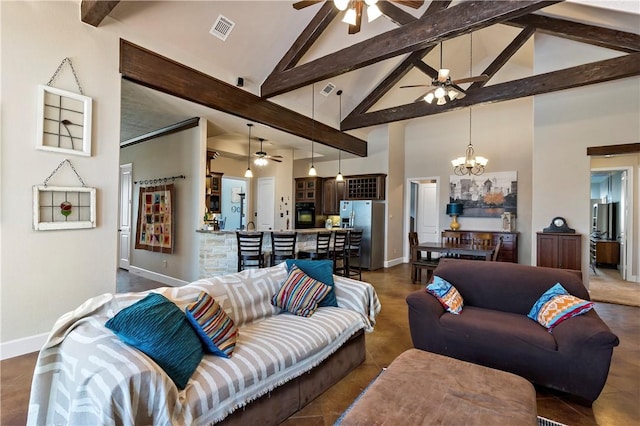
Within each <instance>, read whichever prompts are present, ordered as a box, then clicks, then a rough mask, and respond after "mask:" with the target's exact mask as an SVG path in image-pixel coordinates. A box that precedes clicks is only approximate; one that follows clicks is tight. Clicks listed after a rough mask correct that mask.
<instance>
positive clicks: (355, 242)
mask: <svg viewBox="0 0 640 426" xmlns="http://www.w3.org/2000/svg"><path fill="white" fill-rule="evenodd" d="M361 246H362V231H353V230H352V231H349V236H348V237H347V245H346V247H345V260H346V268H345V269H346V273H345V276H346V277H349V278H351V277H355V276H357V277H358V279H359V280H360V281H362V266H361V265H360V248H361ZM355 259H357V261H358V263H357V264H356V262H354V260H355Z"/></svg>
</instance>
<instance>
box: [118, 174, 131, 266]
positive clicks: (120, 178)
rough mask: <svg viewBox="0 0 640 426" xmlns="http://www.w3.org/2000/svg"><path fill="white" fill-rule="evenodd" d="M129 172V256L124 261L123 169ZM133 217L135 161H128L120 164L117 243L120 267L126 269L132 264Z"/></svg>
mask: <svg viewBox="0 0 640 426" xmlns="http://www.w3.org/2000/svg"><path fill="white" fill-rule="evenodd" d="M127 169H128V172H129V256H128V258H127V260H126V262H123V261H122V256H121V250H120V248H121V246H122V244H121V241H120V239H121V232H122V222H121V219H122V214H123V210H122V185H123V182H122V173H123V170H127ZM132 219H133V163H127V164H120V166H119V168H118V243H117V247H118V262H117V263H118V268H122V269H125V270H127V271H128V270H129V267H130V266H131V246H132V244H131V242H132V240H131V234H132V232H133V223H132Z"/></svg>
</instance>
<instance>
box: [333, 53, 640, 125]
mask: <svg viewBox="0 0 640 426" xmlns="http://www.w3.org/2000/svg"><path fill="white" fill-rule="evenodd" d="M637 75H640V53H631V54H629V55H625V56H621V57H618V58H613V59H606V60H603V61H598V62H593V63H589V64H584V65H579V66H576V67H571V68H567V69H564V70H560V71H553V72H549V73H545V74H539V75H534V76H531V77H526V78H521V79H518V80H514V81H510V82H506V83H501V84H495V85H493V86H485V87H483V88H481V89H477V90H475V91H474V92H472V93H468V94H467V96H465V97H464V98H462V99H456V100H455V101H454V102H449V103H447V104H446V105H434V104H428V103H427V102H415V103H411V104H407V105H402V106H398V107H393V108H387V109H383V110H379V111H373V112H369V113H366V114H361V115H357V116H356V115H354V116H348V117H347V118H345V119H344V121H343V122H342V125H341V127H342V129H343V130H351V129H359V128H362V127H368V126H376V125H379V124H386V123H391V122H394V121H401V120H408V119H411V118H418V117H424V116H427V115H435V114H440V113H443V112H448V111H454V110H458V109H462V108H466V107H470V106H472V105H480V104H487V103H494V102H502V101H508V100H512V99H518V98H524V97H528V96H534V95H540V94H543V93H550V92H556V91H559V90H566V89H572V88H575V87H582V86H587V85H590V84H596V83H602V82H605V81H610V80H617V79H620V78H627V77H633V76H637Z"/></svg>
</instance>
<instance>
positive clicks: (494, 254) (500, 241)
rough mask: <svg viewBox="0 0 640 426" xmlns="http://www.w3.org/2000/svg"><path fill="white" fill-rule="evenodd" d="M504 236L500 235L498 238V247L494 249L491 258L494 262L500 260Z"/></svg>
mask: <svg viewBox="0 0 640 426" xmlns="http://www.w3.org/2000/svg"><path fill="white" fill-rule="evenodd" d="M502 239H503V238H502V236H500V238H498V244H496V248H495V250H494V251H493V256H491V260H492V261H494V262H497V261H498V254H499V253H500V248H501V247H502Z"/></svg>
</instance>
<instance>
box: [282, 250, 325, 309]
mask: <svg viewBox="0 0 640 426" xmlns="http://www.w3.org/2000/svg"><path fill="white" fill-rule="evenodd" d="M286 263H287V271H291V265H294V264H295V265H296V266H297V267H298V268H300V270H302V272H304V273H305V274H307V275H309V276H310V277H311V278H313V279H315V280H318V281H320V282H321V283H323V284H325V285H328V286H329V287H331V290H330V291H329V294H327V296H326V297H325V298H324V299H322V300H321V301H320V304H319V305H318V306H319V307H324V306H335V307H337V306H338V299H336V292H335V289H334V287H335V283H334V282H333V260H324V259H323V260H305V259H287V260H286Z"/></svg>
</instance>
